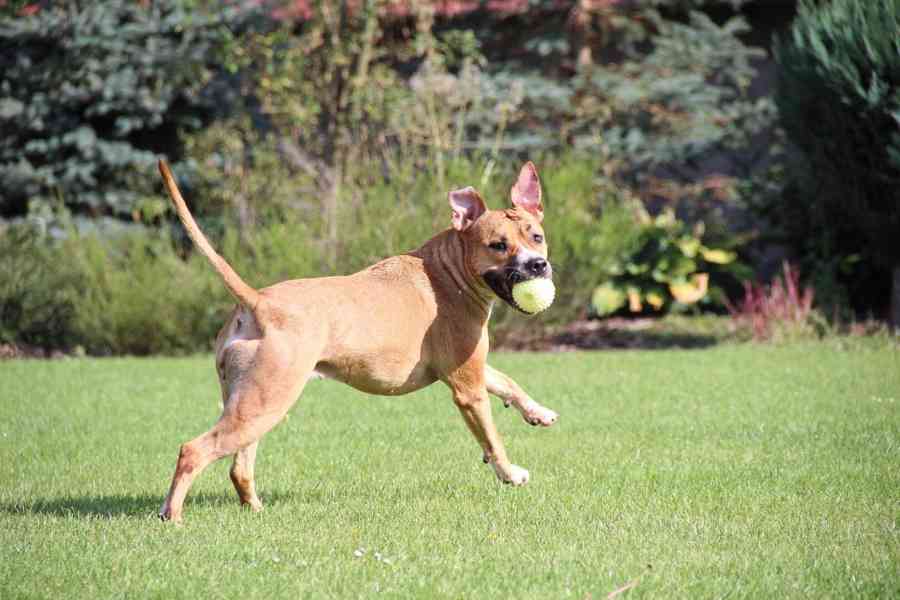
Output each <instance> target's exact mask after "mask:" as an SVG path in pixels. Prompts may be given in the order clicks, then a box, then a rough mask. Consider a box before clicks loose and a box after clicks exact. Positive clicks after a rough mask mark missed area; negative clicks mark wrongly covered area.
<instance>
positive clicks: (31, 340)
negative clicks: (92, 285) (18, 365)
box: [0, 225, 79, 348]
mask: <svg viewBox="0 0 900 600" xmlns="http://www.w3.org/2000/svg"><path fill="white" fill-rule="evenodd" d="M0 256H2V257H3V260H0V342H5V343H18V344H29V345H35V346H40V347H43V348H58V347H63V348H65V347H67V346H69V345H70V344H71V343H72V342H73V341H74V339H75V338H76V335H75V331H74V327H75V326H74V319H75V304H76V302H77V293H76V287H75V286H76V285H77V284H78V281H79V277H78V275H79V274H78V272H77V271H75V270H73V269H72V268H71V267H70V265H68V264H67V262H66V261H65V260H61V259H62V258H63V257H61V256H60V254H59V252H58V251H57V250H56V249H55V248H54V246H53V245H52V243H51V240H49V239H48V238H47V236H46V235H42V234H41V232H40V230H39V229H37V228H35V227H29V226H26V225H16V226H12V227H9V228H7V229H6V230H5V231H0Z"/></svg>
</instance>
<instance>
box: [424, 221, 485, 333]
mask: <svg viewBox="0 0 900 600" xmlns="http://www.w3.org/2000/svg"><path fill="white" fill-rule="evenodd" d="M411 254H412V255H413V256H417V257H419V258H421V259H422V262H423V265H424V268H425V272H426V274H427V275H428V278H429V280H430V281H431V285H432V286H433V287H434V290H435V293H436V294H439V295H443V296H445V297H446V298H448V299H452V300H453V301H454V302H458V303H460V304H465V305H466V306H468V307H469V308H470V310H471V311H472V312H473V314H474V315H477V316H478V317H479V318H480V320H481V322H482V323H486V322H487V320H488V319H489V318H490V316H491V309H492V308H493V305H494V293H493V292H492V291H491V289H490V288H489V287H488V286H487V284H486V283H484V281H483V280H482V279H481V277H479V276H478V274H477V273H473V272H472V271H471V269H470V268H469V260H468V258H469V257H468V253H467V247H466V243H465V240H463V239H462V235H461V234H460V232H458V231H456V230H454V229H447V230H445V231H443V232H441V233H439V234H437V235H436V236H434V237H433V238H431V239H430V240H428V241H427V242H425V244H423V245H422V247H421V248H419V249H418V250H416V251H415V252H412V253H411ZM460 256H462V257H463V261H462V264H460V262H459V257H460Z"/></svg>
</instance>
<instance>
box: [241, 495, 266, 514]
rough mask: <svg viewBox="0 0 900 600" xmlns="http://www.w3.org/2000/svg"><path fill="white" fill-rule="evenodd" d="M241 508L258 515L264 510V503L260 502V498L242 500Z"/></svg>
mask: <svg viewBox="0 0 900 600" xmlns="http://www.w3.org/2000/svg"><path fill="white" fill-rule="evenodd" d="M241 507H242V508H246V509H250V511H252V512H255V513H258V512H260V511H261V510H262V509H263V505H262V502H260V501H259V498H256V497H253V498H250V499H249V500H246V501H245V500H241Z"/></svg>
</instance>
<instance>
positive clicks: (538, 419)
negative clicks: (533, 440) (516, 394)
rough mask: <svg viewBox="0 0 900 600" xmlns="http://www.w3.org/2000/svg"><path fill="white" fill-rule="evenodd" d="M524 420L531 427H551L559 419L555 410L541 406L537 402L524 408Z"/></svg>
mask: <svg viewBox="0 0 900 600" xmlns="http://www.w3.org/2000/svg"><path fill="white" fill-rule="evenodd" d="M521 410H522V418H523V419H525V422H526V423H528V424H529V425H543V426H544V427H550V426H551V425H553V424H554V423H556V421H557V419H559V415H558V414H557V413H556V411H555V410H550V409H549V408H546V407H544V406H541V405H540V404H538V403H537V402H535V403H533V404H529V405H526V406H523V407H522V409H521Z"/></svg>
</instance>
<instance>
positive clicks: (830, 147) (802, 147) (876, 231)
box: [769, 0, 900, 323]
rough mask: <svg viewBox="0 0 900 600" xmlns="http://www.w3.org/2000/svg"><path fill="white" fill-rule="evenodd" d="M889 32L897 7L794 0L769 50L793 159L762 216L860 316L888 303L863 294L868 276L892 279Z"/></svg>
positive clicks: (898, 103)
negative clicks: (843, 292) (786, 186)
mask: <svg viewBox="0 0 900 600" xmlns="http://www.w3.org/2000/svg"><path fill="white" fill-rule="evenodd" d="M898 31H900V2H897V0H867V1H866V2H858V1H856V0H834V1H832V2H827V3H819V2H813V1H811V0H803V1H802V2H801V3H800V5H799V14H798V16H797V18H796V20H795V21H794V24H793V27H792V29H791V32H790V35H789V36H787V37H785V38H783V39H780V40H779V41H778V43H777V46H776V59H777V62H778V92H777V95H776V101H777V103H778V107H779V111H780V116H781V123H782V125H783V127H784V129H785V130H786V131H787V133H788V136H789V138H790V141H791V142H792V143H793V144H794V145H795V146H796V147H797V148H798V149H799V151H800V153H801V155H800V157H799V160H798V161H797V165H796V169H795V171H796V173H797V176H796V178H795V180H794V182H793V186H792V188H791V189H790V190H789V194H788V195H787V196H786V197H785V198H784V199H783V201H782V203H781V204H778V205H775V206H773V207H769V208H770V215H769V216H770V217H771V218H772V219H773V220H775V222H776V223H777V224H778V225H779V226H781V227H782V228H783V229H784V231H785V233H786V237H787V238H788V239H791V240H794V241H795V243H796V244H797V246H798V248H797V250H798V251H799V252H800V253H801V255H802V256H803V257H804V258H805V259H806V260H805V264H806V265H807V268H810V270H812V271H813V277H814V278H817V279H831V280H837V281H839V282H840V283H842V284H844V285H846V286H847V289H848V290H849V292H850V293H849V297H850V299H851V300H854V301H855V304H856V306H857V307H859V308H863V309H868V310H873V309H875V310H877V309H880V308H882V307H886V305H887V304H888V302H887V298H886V297H885V296H886V294H883V293H882V297H881V298H871V296H870V294H867V292H869V293H871V291H872V288H871V287H869V286H868V281H871V279H873V277H872V276H873V275H875V276H877V277H879V278H881V280H882V281H884V282H885V285H882V286H880V287H881V289H882V290H886V289H888V287H889V284H888V283H887V282H888V274H889V273H890V270H891V269H895V270H897V272H898V275H900V244H898V243H897V234H898V232H900V195H898V193H897V190H898V189H900V36H898V33H897V32H898ZM872 266H874V267H875V268H876V273H872V272H871V271H870V272H868V273H867V272H866V271H865V269H871V267H872ZM840 269H843V270H844V271H845V272H844V273H841V272H840ZM823 272H824V273H823ZM894 279H895V281H897V284H896V285H897V286H898V289H897V290H896V291H895V298H896V306H895V313H894V314H895V320H896V321H897V322H898V323H900V276H895V278H894Z"/></svg>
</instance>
